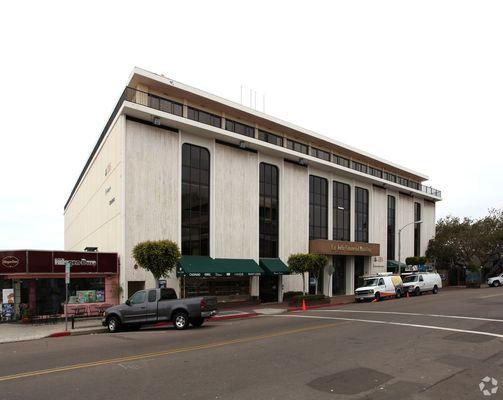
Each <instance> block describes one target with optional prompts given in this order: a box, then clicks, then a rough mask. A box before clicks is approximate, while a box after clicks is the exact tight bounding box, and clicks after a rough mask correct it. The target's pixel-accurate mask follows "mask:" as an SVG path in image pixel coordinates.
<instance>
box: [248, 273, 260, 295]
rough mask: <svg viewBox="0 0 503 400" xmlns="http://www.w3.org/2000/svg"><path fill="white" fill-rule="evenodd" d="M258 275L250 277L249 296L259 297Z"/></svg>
mask: <svg viewBox="0 0 503 400" xmlns="http://www.w3.org/2000/svg"><path fill="white" fill-rule="evenodd" d="M259 279H260V277H258V276H252V277H251V278H250V296H252V297H256V298H258V297H259V292H260V281H259Z"/></svg>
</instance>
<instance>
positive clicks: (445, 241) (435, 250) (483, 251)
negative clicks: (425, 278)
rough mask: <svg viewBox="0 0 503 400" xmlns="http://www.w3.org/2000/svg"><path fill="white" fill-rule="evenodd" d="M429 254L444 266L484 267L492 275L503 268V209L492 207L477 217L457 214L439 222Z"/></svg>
mask: <svg viewBox="0 0 503 400" xmlns="http://www.w3.org/2000/svg"><path fill="white" fill-rule="evenodd" d="M426 256H427V257H428V259H430V260H431V261H434V262H435V264H436V265H437V267H438V266H440V267H444V268H449V269H455V268H465V267H473V266H483V267H484V268H485V274H486V275H489V274H492V273H494V272H495V271H496V270H498V269H501V268H502V267H503V209H502V210H489V214H488V215H487V216H486V217H483V218H480V219H478V220H474V219H471V218H464V219H460V218H457V217H452V216H449V217H446V218H442V219H441V220H439V221H438V222H437V227H436V236H435V238H434V239H432V240H430V242H429V243H428V249H427V250H426Z"/></svg>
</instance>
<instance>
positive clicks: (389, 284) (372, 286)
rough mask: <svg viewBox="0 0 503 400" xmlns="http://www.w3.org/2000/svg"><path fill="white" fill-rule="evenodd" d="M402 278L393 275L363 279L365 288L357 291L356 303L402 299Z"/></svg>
mask: <svg viewBox="0 0 503 400" xmlns="http://www.w3.org/2000/svg"><path fill="white" fill-rule="evenodd" d="M402 294H403V288H402V278H401V277H400V275H393V274H391V273H383V274H377V275H373V276H364V277H363V286H361V287H359V288H357V289H356V290H355V299H356V301H362V300H370V299H375V300H377V301H379V300H380V299H382V298H384V297H397V298H400V297H402Z"/></svg>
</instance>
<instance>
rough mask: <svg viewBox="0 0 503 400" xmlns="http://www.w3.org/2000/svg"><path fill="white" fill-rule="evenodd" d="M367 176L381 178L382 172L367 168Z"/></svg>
mask: <svg viewBox="0 0 503 400" xmlns="http://www.w3.org/2000/svg"><path fill="white" fill-rule="evenodd" d="M369 174H370V175H374V176H377V177H378V178H382V171H381V170H380V169H377V168H372V167H369Z"/></svg>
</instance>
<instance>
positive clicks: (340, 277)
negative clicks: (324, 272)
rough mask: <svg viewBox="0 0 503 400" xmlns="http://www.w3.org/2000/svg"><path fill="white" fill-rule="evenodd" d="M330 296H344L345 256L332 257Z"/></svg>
mask: <svg viewBox="0 0 503 400" xmlns="http://www.w3.org/2000/svg"><path fill="white" fill-rule="evenodd" d="M332 266H333V267H334V273H333V274H332V296H337V295H342V294H346V256H333V258H332Z"/></svg>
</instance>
